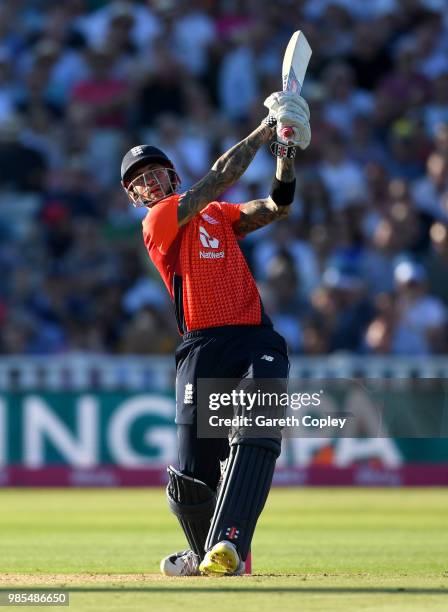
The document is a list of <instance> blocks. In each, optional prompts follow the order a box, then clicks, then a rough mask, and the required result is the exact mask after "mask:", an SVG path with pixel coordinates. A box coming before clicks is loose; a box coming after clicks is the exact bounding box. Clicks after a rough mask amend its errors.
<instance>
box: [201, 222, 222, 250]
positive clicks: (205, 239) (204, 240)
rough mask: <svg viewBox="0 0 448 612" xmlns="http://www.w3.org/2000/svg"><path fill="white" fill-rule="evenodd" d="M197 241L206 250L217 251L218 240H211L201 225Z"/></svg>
mask: <svg viewBox="0 0 448 612" xmlns="http://www.w3.org/2000/svg"><path fill="white" fill-rule="evenodd" d="M199 240H200V241H201V244H202V246H203V247H205V248H206V249H217V248H218V247H219V240H218V239H217V238H212V237H211V236H210V234H209V233H208V232H207V230H206V229H205V227H202V225H200V226H199Z"/></svg>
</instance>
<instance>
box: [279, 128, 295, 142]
mask: <svg viewBox="0 0 448 612" xmlns="http://www.w3.org/2000/svg"><path fill="white" fill-rule="evenodd" d="M280 136H281V137H282V138H283V140H289V139H290V138H292V137H293V136H294V130H293V128H292V127H289V126H287V125H286V126H285V127H284V128H282V129H281V131H280Z"/></svg>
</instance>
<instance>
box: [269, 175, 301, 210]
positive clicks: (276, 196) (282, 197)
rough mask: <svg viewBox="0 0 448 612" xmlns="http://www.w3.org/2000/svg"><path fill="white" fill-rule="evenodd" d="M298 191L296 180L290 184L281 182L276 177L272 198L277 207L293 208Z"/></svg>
mask: <svg viewBox="0 0 448 612" xmlns="http://www.w3.org/2000/svg"><path fill="white" fill-rule="evenodd" d="M295 190H296V179H293V180H292V181H290V182H289V183H284V182H283V181H279V180H278V178H277V177H276V176H274V178H273V179H272V185H271V193H270V194H269V195H270V198H271V199H272V200H274V202H275V203H276V204H277V206H291V204H292V201H293V200H294V192H295Z"/></svg>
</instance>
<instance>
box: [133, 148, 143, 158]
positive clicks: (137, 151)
mask: <svg viewBox="0 0 448 612" xmlns="http://www.w3.org/2000/svg"><path fill="white" fill-rule="evenodd" d="M131 153H132V155H133V156H134V157H137V155H141V154H142V153H143V149H142V147H140V146H138V147H132V149H131Z"/></svg>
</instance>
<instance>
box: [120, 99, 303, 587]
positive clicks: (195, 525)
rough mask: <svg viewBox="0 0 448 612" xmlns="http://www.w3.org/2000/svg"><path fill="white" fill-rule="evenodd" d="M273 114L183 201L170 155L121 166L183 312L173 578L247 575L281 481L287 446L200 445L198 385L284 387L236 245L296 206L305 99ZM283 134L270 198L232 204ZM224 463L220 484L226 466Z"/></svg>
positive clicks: (267, 442) (243, 441) (251, 442)
mask: <svg viewBox="0 0 448 612" xmlns="http://www.w3.org/2000/svg"><path fill="white" fill-rule="evenodd" d="M264 104H265V106H267V108H268V109H269V113H268V116H267V117H266V118H265V119H264V120H263V121H262V122H261V124H260V125H259V126H258V127H257V128H256V129H255V130H254V131H253V132H251V133H250V134H249V135H248V136H247V137H246V138H244V140H242V141H241V142H239V143H237V144H236V145H234V146H233V147H232V148H230V149H229V150H228V151H227V152H226V153H224V154H223V155H222V156H221V157H220V158H219V159H218V160H217V161H216V162H215V164H214V165H213V166H212V168H211V170H210V171H209V172H208V173H207V174H206V175H205V176H204V178H203V179H201V180H200V181H199V182H198V183H196V184H195V185H194V186H193V187H191V188H190V189H189V190H188V191H185V192H184V193H180V190H179V186H180V178H179V176H178V174H177V172H176V169H175V168H174V166H173V164H172V163H171V161H170V160H169V159H168V157H167V156H166V155H165V154H164V153H163V152H162V151H161V150H160V149H158V148H156V147H153V146H151V145H148V144H143V145H139V146H135V147H133V148H132V149H130V151H128V152H127V153H126V155H125V156H124V158H123V161H122V164H121V180H122V186H123V188H124V189H125V191H126V193H127V195H128V197H129V199H130V201H131V203H132V204H133V205H134V206H136V207H146V208H147V209H148V213H147V215H146V217H145V219H144V220H143V239H144V243H145V246H146V249H147V251H148V254H149V257H150V258H151V260H152V261H153V263H154V265H155V266H156V267H157V269H158V271H159V273H160V275H161V277H162V279H163V281H164V283H165V285H166V288H167V290H168V292H169V294H170V297H171V299H172V301H173V303H174V309H175V314H176V319H177V324H178V328H179V332H180V334H181V335H182V342H181V344H180V346H179V347H178V348H177V350H176V354H175V360H176V425H177V437H178V460H179V464H178V467H177V468H174V467H172V466H169V467H168V476H169V483H168V486H167V497H168V504H169V507H170V509H171V511H172V512H173V513H174V514H175V515H176V516H177V518H178V520H179V522H180V525H181V527H182V529H183V531H184V533H185V536H186V538H187V541H188V543H189V549H188V550H185V551H181V552H177V553H174V554H172V555H170V556H168V557H166V558H165V559H163V560H162V562H161V571H162V573H164V574H166V575H169V576H190V575H198V574H207V575H224V574H228V575H229V574H230V575H232V574H233V575H239V574H242V573H244V568H245V561H246V558H247V555H248V552H249V549H250V545H251V540H252V536H253V534H254V530H255V526H256V523H257V520H258V517H259V515H260V513H261V511H262V510H263V507H264V505H265V502H266V499H267V496H268V494H269V490H270V487H271V483H272V477H273V472H274V467H275V462H276V460H277V457H278V456H279V454H280V449H281V437H275V438H270V437H266V438H263V437H247V438H245V437H244V435H243V436H237V437H234V438H232V439H231V440H230V441H229V439H228V438H223V439H208V438H199V437H198V436H197V397H196V385H197V380H198V379H200V378H218V379H219V378H231V379H245V378H248V379H257V378H261V379H286V378H287V376H288V371H289V361H288V351H287V346H286V342H285V340H284V339H283V337H282V336H280V335H279V334H278V333H277V332H276V331H274V329H273V326H272V323H271V321H270V319H269V318H268V316H267V315H266V313H265V312H264V310H263V305H262V303H261V300H260V296H259V293H258V289H257V286H256V284H255V280H254V278H253V276H252V274H251V272H250V270H249V268H248V265H247V263H246V261H245V258H244V256H243V254H242V252H241V250H240V247H239V244H238V240H239V239H241V238H242V237H244V236H245V235H246V234H248V233H249V232H253V231H254V230H256V229H258V228H260V227H264V226H265V225H267V224H268V223H272V222H273V221H276V220H277V219H284V218H286V217H287V216H288V212H289V209H290V206H291V203H292V202H293V199H294V190H295V182H296V181H295V176H294V157H295V153H296V150H297V147H300V148H301V149H305V148H306V147H307V146H308V145H309V143H310V139H311V129H310V123H309V118H310V114H309V109H308V105H307V103H306V101H305V100H304V99H303V98H302V97H300V96H299V95H298V94H297V93H292V92H288V91H283V92H275V93H273V94H271V95H270V96H269V97H268V98H267V99H266V100H265V103H264ZM282 126H289V127H290V128H291V129H290V134H291V136H290V137H288V143H281V142H278V140H277V142H273V143H272V145H271V149H272V151H273V152H274V154H275V155H276V156H277V167H276V173H275V176H274V177H273V180H272V187H271V190H270V194H269V196H268V197H266V198H263V199H259V200H253V201H251V202H246V203H244V204H238V205H237V204H230V203H227V202H222V201H219V197H220V195H221V194H222V193H223V192H224V191H225V190H226V189H228V188H229V187H231V186H232V185H233V184H234V183H235V182H236V181H238V179H239V178H240V177H241V176H242V174H243V173H244V171H245V170H246V168H247V167H248V166H249V164H250V163H251V161H252V160H253V158H254V156H255V154H256V152H257V151H258V149H259V148H260V147H261V146H262V145H263V144H265V143H267V142H268V141H269V140H270V139H271V138H273V136H274V135H275V134H277V136H278V138H279V137H280V134H281V128H282ZM225 460H227V463H226V471H225V474H224V476H223V479H222V482H221V484H220V486H219V494H218V491H217V490H218V484H219V483H220V478H221V469H220V468H221V462H222V461H225Z"/></svg>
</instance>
